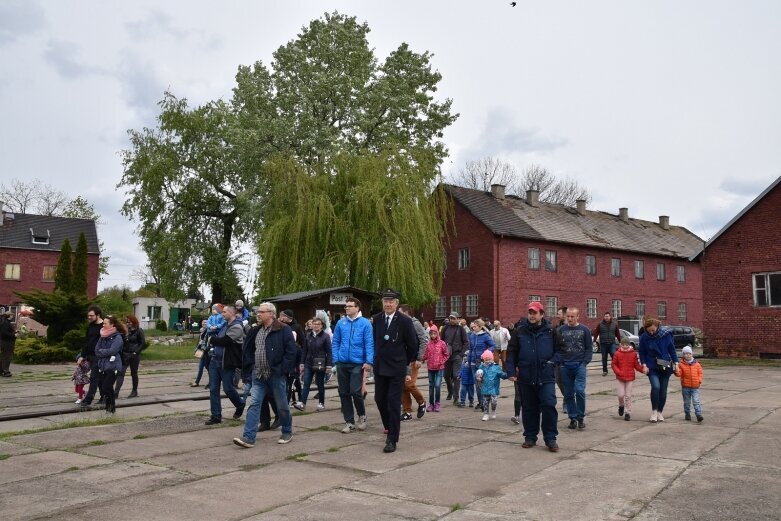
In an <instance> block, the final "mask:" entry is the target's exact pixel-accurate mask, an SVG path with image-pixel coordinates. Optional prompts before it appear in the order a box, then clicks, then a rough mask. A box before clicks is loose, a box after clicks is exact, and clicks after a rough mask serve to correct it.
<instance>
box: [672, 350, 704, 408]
mask: <svg viewBox="0 0 781 521" xmlns="http://www.w3.org/2000/svg"><path fill="white" fill-rule="evenodd" d="M675 376H678V377H680V379H681V394H683V413H684V414H685V415H686V416H685V419H686V421H691V419H692V415H691V405H690V403H691V404H693V405H694V414H695V415H696V416H697V421H698V422H701V421H702V420H703V418H702V406H701V405H700V385H702V366H701V365H700V363H699V362H698V361H697V360H695V359H694V353H692V348H691V346H686V347H684V348H683V360H682V361H681V363H679V364H678V367H677V368H676V369H675Z"/></svg>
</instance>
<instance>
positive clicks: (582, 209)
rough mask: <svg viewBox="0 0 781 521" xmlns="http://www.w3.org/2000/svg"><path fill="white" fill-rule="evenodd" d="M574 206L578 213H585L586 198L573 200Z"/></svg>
mask: <svg viewBox="0 0 781 521" xmlns="http://www.w3.org/2000/svg"><path fill="white" fill-rule="evenodd" d="M575 208H577V210H578V213H579V214H580V215H586V200H585V199H578V200H577V201H575Z"/></svg>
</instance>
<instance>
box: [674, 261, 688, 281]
mask: <svg viewBox="0 0 781 521" xmlns="http://www.w3.org/2000/svg"><path fill="white" fill-rule="evenodd" d="M675 272H676V273H675V280H677V281H678V282H686V266H684V265H683V264H679V265H678V266H676V267H675Z"/></svg>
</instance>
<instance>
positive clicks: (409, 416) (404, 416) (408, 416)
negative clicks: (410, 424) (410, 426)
mask: <svg viewBox="0 0 781 521" xmlns="http://www.w3.org/2000/svg"><path fill="white" fill-rule="evenodd" d="M411 419H412V414H410V413H408V412H405V413H403V414H402V415H401V421H403V422H406V421H409V420H411Z"/></svg>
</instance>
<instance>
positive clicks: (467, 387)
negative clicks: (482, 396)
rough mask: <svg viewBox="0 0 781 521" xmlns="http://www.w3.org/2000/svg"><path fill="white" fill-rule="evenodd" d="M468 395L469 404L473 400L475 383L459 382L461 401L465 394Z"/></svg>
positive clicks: (464, 398) (464, 399)
mask: <svg viewBox="0 0 781 521" xmlns="http://www.w3.org/2000/svg"><path fill="white" fill-rule="evenodd" d="M467 394H468V395H469V405H470V406H471V405H474V401H475V385H474V384H461V403H464V402H465V401H466V395H467Z"/></svg>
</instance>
